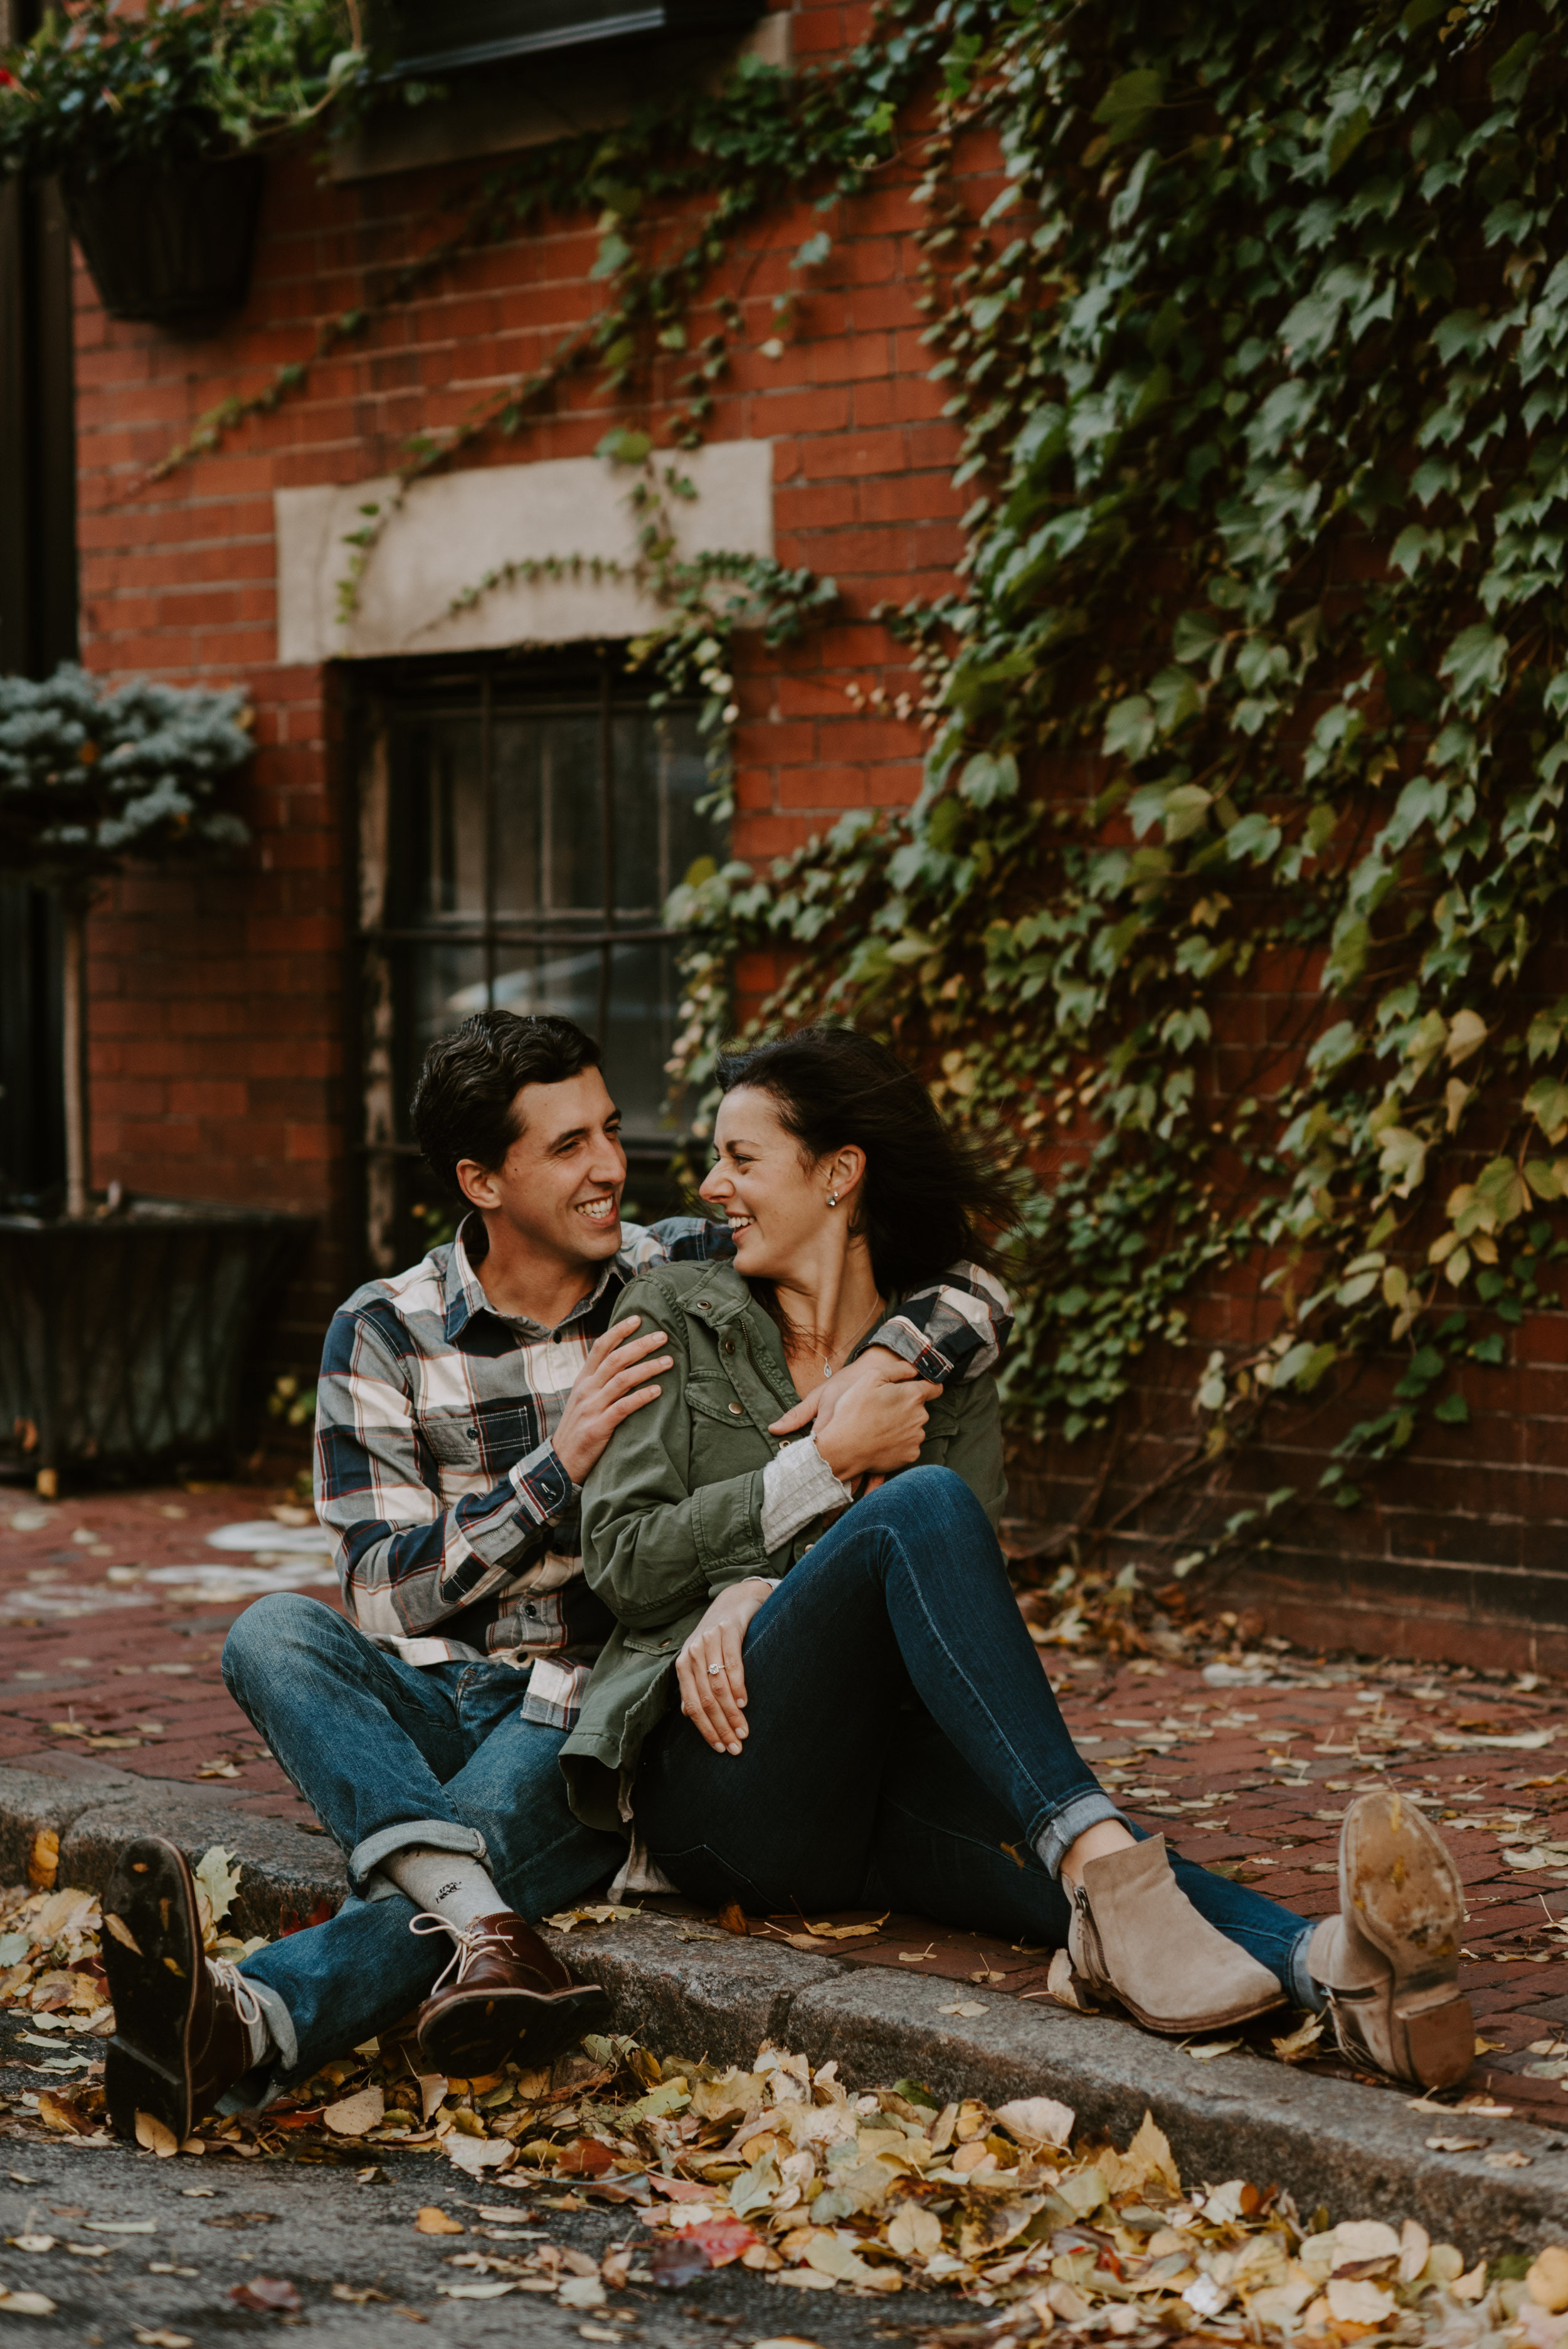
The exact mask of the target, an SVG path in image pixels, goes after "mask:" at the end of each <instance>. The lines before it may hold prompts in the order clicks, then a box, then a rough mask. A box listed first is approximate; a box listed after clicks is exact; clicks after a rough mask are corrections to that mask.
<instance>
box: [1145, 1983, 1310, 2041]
mask: <svg viewBox="0 0 1568 2349" xmlns="http://www.w3.org/2000/svg"><path fill="white" fill-rule="evenodd" d="M1099 1995H1100V1996H1101V1997H1104V1998H1114V1999H1115V2000H1117V2002H1119V2004H1120V2005H1122V2006H1124V2007H1125V2008H1126V2009H1127V2012H1128V2013H1129V2014H1130V2015H1131V2017H1132V2019H1133V2021H1134V2022H1135V2023H1141V2024H1142V2025H1143V2028H1144V2029H1145V2031H1155V2032H1158V2033H1160V2035H1161V2038H1162V2039H1190V2038H1191V2036H1192V2035H1193V2033H1195V2032H1200V2031H1229V2030H1231V2029H1232V2028H1233V2026H1234V2025H1235V2024H1236V2023H1253V2022H1255V2021H1256V2019H1257V2017H1258V2016H1259V2015H1260V2014H1274V2013H1277V2012H1278V2010H1279V2009H1280V2008H1281V2007H1282V2006H1284V2005H1286V2004H1288V2001H1287V2000H1286V1998H1285V1994H1284V1991H1276V1992H1274V1996H1273V1997H1272V1998H1265V1999H1260V2000H1258V2001H1257V2002H1255V2003H1254V2004H1253V2005H1251V2006H1238V2007H1235V2008H1234V2009H1233V2010H1232V2011H1231V2012H1229V2013H1224V2014H1199V2015H1191V2016H1189V2017H1187V2019H1186V2020H1185V2021H1183V2022H1180V2023H1172V2022H1170V2021H1167V2020H1166V2019H1165V2018H1164V2017H1163V2016H1161V2015H1158V2014H1146V2013H1144V2011H1143V2009H1142V2008H1141V2007H1140V2006H1134V2005H1133V2003H1132V2001H1131V2000H1130V1998H1129V1997H1128V1995H1127V1992H1125V1991H1120V1990H1110V1989H1107V1990H1105V1991H1103V1992H1099Z"/></svg>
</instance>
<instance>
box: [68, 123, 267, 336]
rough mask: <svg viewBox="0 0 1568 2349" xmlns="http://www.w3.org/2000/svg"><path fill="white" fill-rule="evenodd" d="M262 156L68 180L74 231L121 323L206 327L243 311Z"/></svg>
mask: <svg viewBox="0 0 1568 2349" xmlns="http://www.w3.org/2000/svg"><path fill="white" fill-rule="evenodd" d="M262 173H263V165H262V160H261V158H260V156H257V155H224V156H217V157H211V158H208V159H206V160H203V161H201V162H191V163H120V164H118V165H117V166H116V167H115V168H114V170H113V171H102V172H99V173H98V175H97V176H96V177H95V178H92V179H89V178H88V177H87V176H86V175H85V174H83V173H77V172H70V171H67V172H66V173H65V174H64V175H63V176H62V180H61V187H62V190H63V191H64V194H65V200H66V211H67V213H68V215H69V217H70V223H71V233H72V234H73V236H74V237H75V238H76V240H77V243H78V244H79V245H80V246H81V249H82V256H83V258H84V260H85V261H86V263H87V264H88V269H89V270H90V271H91V272H92V280H93V284H94V285H96V286H97V287H98V296H99V299H100V300H101V301H102V303H103V305H104V308H105V309H106V310H107V311H108V314H109V316H110V317H111V318H146V319H150V320H152V321H153V322H154V323H155V324H156V325H158V326H201V325H202V324H203V323H215V322H216V321H217V320H219V319H220V318H222V317H225V316H228V315H229V314H230V313H231V312H232V311H234V310H238V309H239V308H240V307H241V306H242V304H243V302H244V299H245V295H246V294H247V292H248V291H249V289H250V283H251V250H252V247H253V244H254V243H255V237H256V212H257V209H258V207H259V206H260V203H261V201H262Z"/></svg>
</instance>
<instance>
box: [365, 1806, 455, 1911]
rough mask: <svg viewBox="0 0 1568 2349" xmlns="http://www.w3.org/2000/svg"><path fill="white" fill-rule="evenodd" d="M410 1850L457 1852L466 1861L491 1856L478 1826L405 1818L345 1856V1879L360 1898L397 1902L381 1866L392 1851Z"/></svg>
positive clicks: (379, 1828)
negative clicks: (397, 1824)
mask: <svg viewBox="0 0 1568 2349" xmlns="http://www.w3.org/2000/svg"><path fill="white" fill-rule="evenodd" d="M413 1850H418V1851H456V1852H461V1853H462V1855H463V1857H465V1858H467V1859H477V1860H480V1861H483V1860H486V1859H488V1858H489V1857H490V1853H489V1851H488V1850H487V1849H486V1847H485V1839H484V1837H483V1836H482V1835H480V1831H479V1829H478V1827H465V1826H461V1825H459V1822H458V1821H457V1820H456V1819H407V1820H405V1821H404V1822H403V1823H402V1824H401V1825H400V1826H391V1827H377V1830H376V1833H375V1834H374V1835H372V1836H366V1838H365V1840H364V1842H363V1843H356V1845H355V1847H354V1849H353V1850H352V1851H351V1852H350V1853H349V1855H348V1880H349V1882H350V1884H351V1885H352V1886H353V1887H354V1889H355V1890H356V1892H357V1893H358V1895H359V1897H360V1899H362V1900H393V1899H397V1898H398V1897H399V1895H398V1890H397V1886H396V1885H395V1884H394V1883H393V1881H392V1878H390V1877H389V1876H383V1875H382V1874H381V1872H380V1870H381V1863H382V1861H383V1860H385V1859H390V1858H391V1857H392V1854H393V1853H394V1852H395V1851H413Z"/></svg>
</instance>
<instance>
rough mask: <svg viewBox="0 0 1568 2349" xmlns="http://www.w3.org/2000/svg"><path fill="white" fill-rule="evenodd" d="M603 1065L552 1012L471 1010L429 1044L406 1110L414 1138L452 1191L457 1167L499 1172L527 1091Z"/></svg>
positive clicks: (582, 1037)
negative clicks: (467, 1163) (468, 1161)
mask: <svg viewBox="0 0 1568 2349" xmlns="http://www.w3.org/2000/svg"><path fill="white" fill-rule="evenodd" d="M599 1064H600V1055H599V1047H598V1045H597V1044H596V1043H595V1042H594V1041H593V1037H592V1036H589V1035H586V1034H584V1032H583V1030H582V1029H581V1028H579V1026H578V1025H577V1022H576V1021H575V1019H562V1017H561V1016H560V1014H559V1013H557V1012H553V1011H538V1012H533V1013H531V1014H525V1013H522V1012H518V1011H476V1012H475V1013H474V1016H473V1018H472V1019H465V1020H464V1022H463V1024H462V1026H461V1027H460V1028H459V1029H457V1030H455V1031H454V1032H453V1033H452V1034H451V1035H450V1036H443V1037H441V1038H440V1039H439V1040H438V1042H436V1043H434V1044H432V1045H431V1047H430V1049H429V1050H428V1052H427V1053H426V1055H425V1065H424V1067H423V1068H422V1069H421V1070H420V1071H419V1081H418V1084H417V1085H416V1086H415V1088H414V1098H413V1101H412V1102H411V1103H410V1106H409V1117H410V1122H411V1123H412V1125H413V1128H414V1139H415V1140H416V1142H418V1145H419V1147H420V1149H421V1150H422V1151H423V1153H424V1154H425V1158H426V1160H427V1162H428V1164H429V1165H430V1166H431V1167H432V1168H433V1169H434V1171H435V1172H436V1173H437V1174H438V1175H439V1176H440V1177H441V1179H442V1181H443V1182H446V1183H449V1184H450V1185H451V1186H452V1188H453V1189H454V1190H456V1189H457V1188H458V1161H459V1159H461V1158H473V1159H477V1160H478V1162H479V1164H480V1165H481V1166H490V1167H493V1166H499V1165H500V1164H501V1162H502V1160H503V1159H504V1158H505V1156H506V1154H507V1152H508V1151H509V1150H510V1149H511V1145H512V1143H514V1142H515V1141H516V1140H517V1137H518V1135H519V1134H520V1133H521V1132H522V1120H521V1117H520V1116H519V1115H518V1113H517V1109H516V1102H517V1096H518V1094H519V1093H520V1092H521V1090H522V1088H523V1086H524V1085H561V1084H564V1083H565V1082H566V1080H567V1079H568V1078H569V1077H575V1076H577V1075H579V1074H580V1073H581V1071H583V1069H596V1068H597V1067H598V1066H599Z"/></svg>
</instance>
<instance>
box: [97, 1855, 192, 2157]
mask: <svg viewBox="0 0 1568 2349" xmlns="http://www.w3.org/2000/svg"><path fill="white" fill-rule="evenodd" d="M102 1906H103V1920H104V1930H103V1966H104V1972H105V1974H106V1975H107V1976H108V1994H109V1998H110V2000H111V2001H112V2002H113V2006H114V2023H115V2028H114V2036H113V2038H112V2039H111V2040H110V2041H109V2043H108V2047H107V2049H106V2050H105V2053H104V2096H105V2100H106V2102H107V2103H108V2110H109V2119H110V2122H111V2124H112V2126H113V2128H114V2132H115V2135H116V2136H117V2137H127V2138H131V2139H134V2137H135V2136H136V2116H137V2114H138V2113H139V2112H140V2113H150V2114H151V2116H153V2118H154V2119H155V2120H160V2121H161V2122H162V2123H163V2126H164V2127H165V2128H169V2129H172V2130H173V2132H174V2135H175V2136H176V2137H178V2138H179V2139H180V2141H181V2144H183V2143H184V2141H185V2139H186V2138H187V2137H189V2136H190V2135H191V2121H192V2119H193V2115H192V2113H191V2066H190V2054H189V2050H190V2037H191V2016H192V2014H193V2013H194V2010H195V2004H196V1991H197V1984H198V1982H199V1979H200V1974H201V1920H200V1919H199V1917H198V1915H197V1910H196V1891H195V1887H194V1885H193V1884H192V1882H191V1870H190V1868H188V1867H187V1865H186V1863H185V1858H184V1856H183V1854H182V1853H181V1852H179V1851H177V1850H176V1849H175V1847H174V1846H173V1845H172V1844H170V1843H165V1842H163V1841H162V1839H161V1838H160V1837H151V1836H148V1837H139V1839H138V1840H137V1841H136V1842H135V1843H132V1844H129V1845H127V1847H126V1848H125V1850H124V1851H123V1852H122V1853H121V1854H120V1856H119V1859H118V1860H117V1861H116V1862H115V1866H114V1872H113V1874H112V1875H111V1876H110V1878H109V1880H108V1889H107V1891H106V1892H105V1893H104V1896H103V1904H102ZM116 1924H118V1925H119V1928H120V1930H119V1932H117V1931H116V1930H115V1926H116ZM125 1935H129V1940H126V1939H125V1938H123V1936H125Z"/></svg>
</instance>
